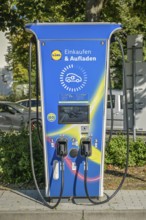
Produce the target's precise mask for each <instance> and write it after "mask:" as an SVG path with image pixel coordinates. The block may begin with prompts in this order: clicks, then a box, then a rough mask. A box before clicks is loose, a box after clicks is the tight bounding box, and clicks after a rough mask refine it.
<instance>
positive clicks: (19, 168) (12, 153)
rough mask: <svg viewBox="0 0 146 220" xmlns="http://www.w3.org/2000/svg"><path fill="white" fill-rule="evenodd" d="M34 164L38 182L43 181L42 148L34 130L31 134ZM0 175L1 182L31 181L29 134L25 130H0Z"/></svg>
mask: <svg viewBox="0 0 146 220" xmlns="http://www.w3.org/2000/svg"><path fill="white" fill-rule="evenodd" d="M32 142H33V154H34V165H35V170H36V176H37V180H38V182H41V181H43V178H44V176H43V174H44V172H43V169H44V168H43V149H42V147H41V146H40V143H39V141H38V138H37V133H36V132H35V131H34V132H33V136H32ZM0 155H1V159H0V174H1V175H0V176H2V180H1V182H2V183H11V184H15V183H26V182H31V181H32V180H33V178H32V172H31V164H30V152H29V134H28V131H27V130H22V131H21V132H20V133H16V132H14V131H12V132H10V133H5V132H0Z"/></svg>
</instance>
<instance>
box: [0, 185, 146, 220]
mask: <svg viewBox="0 0 146 220" xmlns="http://www.w3.org/2000/svg"><path fill="white" fill-rule="evenodd" d="M112 192H113V191H112V190H109V191H105V194H106V195H111V194H112ZM42 193H44V192H43V191H42ZM75 202H76V203H77V204H73V203H72V201H66V200H65V201H62V202H61V203H60V204H59V206H58V207H57V208H56V209H53V210H52V209H48V208H47V207H46V206H44V205H43V204H42V202H41V200H40V198H39V195H38V193H37V191H36V190H11V189H1V190H0V220H19V219H20V220H24V219H25V220H29V219H31V220H46V219H47V220H48V219H51V220H58V219H59V220H66V219H67V220H68V219H69V220H72V219H73V220H78V219H79V220H86V219H88V220H94V219H96V220H97V219H100V220H102V219H104V220H107V219H108V220H111V219H112V220H114V219H118V220H122V219H126V220H127V219H128V220H131V219H132V220H145V219H146V190H142V191H141V190H121V191H120V192H119V193H118V194H117V195H116V196H115V197H114V198H113V199H112V200H111V201H110V202H108V203H106V204H102V205H91V204H90V203H89V202H88V203H87V201H84V202H83V203H82V204H79V203H80V202H81V201H79V200H75Z"/></svg>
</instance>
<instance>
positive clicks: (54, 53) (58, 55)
mask: <svg viewBox="0 0 146 220" xmlns="http://www.w3.org/2000/svg"><path fill="white" fill-rule="evenodd" d="M51 57H52V59H53V60H60V59H61V57H62V53H61V51H60V50H53V51H52V53H51Z"/></svg>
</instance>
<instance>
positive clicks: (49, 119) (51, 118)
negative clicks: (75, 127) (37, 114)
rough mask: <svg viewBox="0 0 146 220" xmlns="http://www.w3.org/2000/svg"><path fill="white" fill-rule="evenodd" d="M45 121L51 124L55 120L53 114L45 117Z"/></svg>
mask: <svg viewBox="0 0 146 220" xmlns="http://www.w3.org/2000/svg"><path fill="white" fill-rule="evenodd" d="M47 119H48V121H49V122H53V121H55V120H56V115H55V114H54V113H49V114H48V115H47Z"/></svg>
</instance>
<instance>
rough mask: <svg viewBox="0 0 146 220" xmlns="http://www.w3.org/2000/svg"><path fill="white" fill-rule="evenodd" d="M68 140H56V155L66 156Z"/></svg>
mask: <svg viewBox="0 0 146 220" xmlns="http://www.w3.org/2000/svg"><path fill="white" fill-rule="evenodd" d="M67 145H68V140H67V139H66V138H59V139H58V140H57V142H56V150H57V156H58V157H66V156H67V154H68V149H67Z"/></svg>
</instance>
